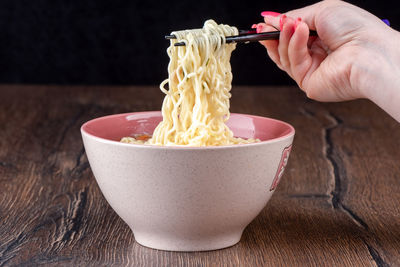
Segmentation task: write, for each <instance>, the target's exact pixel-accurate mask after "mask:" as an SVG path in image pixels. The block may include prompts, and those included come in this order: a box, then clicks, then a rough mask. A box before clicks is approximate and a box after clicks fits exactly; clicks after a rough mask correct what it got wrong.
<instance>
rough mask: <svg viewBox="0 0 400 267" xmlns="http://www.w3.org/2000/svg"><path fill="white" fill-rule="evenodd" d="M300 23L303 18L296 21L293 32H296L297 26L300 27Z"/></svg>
mask: <svg viewBox="0 0 400 267" xmlns="http://www.w3.org/2000/svg"><path fill="white" fill-rule="evenodd" d="M300 22H301V18H297V19H296V20H295V21H294V25H293V31H296V29H297V26H299V24H300Z"/></svg>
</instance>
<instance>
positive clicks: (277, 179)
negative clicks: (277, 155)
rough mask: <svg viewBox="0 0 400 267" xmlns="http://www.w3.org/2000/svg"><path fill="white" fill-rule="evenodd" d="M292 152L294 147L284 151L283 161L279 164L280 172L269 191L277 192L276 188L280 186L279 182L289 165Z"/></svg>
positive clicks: (286, 148)
mask: <svg viewBox="0 0 400 267" xmlns="http://www.w3.org/2000/svg"><path fill="white" fill-rule="evenodd" d="M290 150H292V145H290V146H288V147H285V149H284V150H283V152H282V157H281V161H280V162H279V165H278V170H277V172H276V174H275V178H274V180H273V181H272V185H271V188H270V189H269V191H273V190H275V188H276V187H277V186H278V184H279V181H280V180H281V177H282V175H283V172H284V171H285V167H286V165H287V163H288V160H289V154H290Z"/></svg>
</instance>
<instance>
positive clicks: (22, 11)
mask: <svg viewBox="0 0 400 267" xmlns="http://www.w3.org/2000/svg"><path fill="white" fill-rule="evenodd" d="M315 2H316V1H294V0H285V1H267V0H264V1H232V0H230V1H229V0H221V1H217V0H214V1H213V0H203V1H200V0H199V1H195V2H194V1H185V0H181V1H169V0H168V1H162V2H161V1H149V0H142V1H132V0H130V1H119V0H114V1H103V0H87V1H85V0H79V1H61V0H26V1H19V0H0V29H1V31H2V34H1V37H0V66H1V67H0V82H1V83H27V84H102V85H103V84H104V85H106V84H159V83H160V81H162V80H163V79H165V78H166V77H167V65H168V57H167V55H166V52H165V50H166V48H167V46H168V45H169V42H168V41H166V40H164V35H165V34H168V33H170V32H171V31H173V30H180V29H186V28H199V27H201V26H202V25H203V22H204V21H205V20H207V19H209V18H212V19H214V20H215V21H217V22H218V23H225V24H230V25H235V26H237V27H238V28H239V29H248V28H250V26H251V25H252V24H253V23H257V22H260V21H262V17H261V16H260V15H259V14H260V12H261V11H264V10H269V11H277V12H285V11H287V10H290V9H293V8H299V7H302V6H305V5H308V4H312V3H315ZM350 2H351V3H353V4H356V5H358V6H360V7H362V8H364V9H367V10H368V11H370V12H372V13H374V14H375V15H377V16H378V17H380V18H387V19H389V20H390V21H391V24H392V27H393V28H395V29H400V8H399V6H400V4H395V3H394V2H388V1H372V0H365V1H350ZM231 62H232V68H233V72H234V84H252V85H254V84H275V85H276V84H293V82H292V81H291V80H290V79H289V78H288V76H287V75H286V74H285V73H283V72H281V71H280V70H279V69H278V68H277V67H276V66H275V65H274V64H273V63H272V61H270V60H269V59H268V57H267V53H266V51H265V49H264V48H263V47H262V46H261V45H259V44H257V43H254V44H247V45H240V48H237V49H236V50H235V51H234V53H233V55H232V60H231Z"/></svg>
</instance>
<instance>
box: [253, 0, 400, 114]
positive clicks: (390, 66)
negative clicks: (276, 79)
mask: <svg viewBox="0 0 400 267" xmlns="http://www.w3.org/2000/svg"><path fill="white" fill-rule="evenodd" d="M276 15H278V16H276ZM264 19H265V23H259V24H258V25H257V32H267V31H274V30H276V29H280V30H281V36H280V39H279V41H262V42H261V43H262V44H263V45H264V46H265V47H266V48H267V51H268V55H269V56H270V58H271V59H272V60H273V61H274V62H275V63H276V64H277V65H278V67H279V68H281V69H282V70H284V71H286V72H287V73H288V74H289V75H290V76H291V77H292V78H293V79H294V80H295V81H296V82H297V84H298V85H299V87H300V88H301V89H302V90H303V91H305V92H306V94H307V96H308V97H310V98H312V99H315V100H319V101H344V100H350V99H355V98H369V99H371V100H373V101H374V102H376V103H377V104H378V105H380V106H381V107H383V108H384V109H385V110H387V111H388V112H389V113H391V114H392V116H394V117H395V118H397V119H398V120H399V119H400V111H397V114H393V112H396V110H395V108H394V107H393V106H388V105H391V104H390V103H387V102H388V101H389V102H393V100H390V99H388V98H390V97H393V94H394V95H395V98H396V99H398V100H400V92H392V91H389V89H390V88H389V87H391V86H393V82H395V83H397V84H398V85H400V53H399V51H398V47H400V41H399V40H400V37H399V35H400V34H399V33H398V32H396V31H394V30H393V29H391V28H390V27H388V26H387V25H385V23H384V22H382V21H381V20H380V19H379V18H377V17H375V16H374V15H372V14H371V13H368V12H367V11H365V10H363V9H361V8H358V7H356V6H353V5H351V4H348V3H345V2H342V1H336V0H327V1H322V2H319V3H316V4H314V5H311V6H307V7H305V8H302V9H297V10H293V11H289V12H287V13H285V14H273V12H269V13H268V12H267V14H266V15H265V16H264ZM310 29H312V30H316V31H317V32H318V37H309V30H310ZM388 81H390V82H391V84H388ZM398 89H400V88H398ZM382 90H387V92H388V93H387V94H386V96H385V99H384V98H383V97H382V95H380V94H382ZM393 104H394V103H393ZM397 105H398V102H397ZM397 105H396V106H397Z"/></svg>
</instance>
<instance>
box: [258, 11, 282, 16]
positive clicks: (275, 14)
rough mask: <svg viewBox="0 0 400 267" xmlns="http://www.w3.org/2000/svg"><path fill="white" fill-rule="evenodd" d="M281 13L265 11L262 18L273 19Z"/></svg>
mask: <svg viewBox="0 0 400 267" xmlns="http://www.w3.org/2000/svg"><path fill="white" fill-rule="evenodd" d="M280 14H281V13H278V12H274V11H263V12H261V16H263V17H265V16H273V17H277V16H279V15H280Z"/></svg>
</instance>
